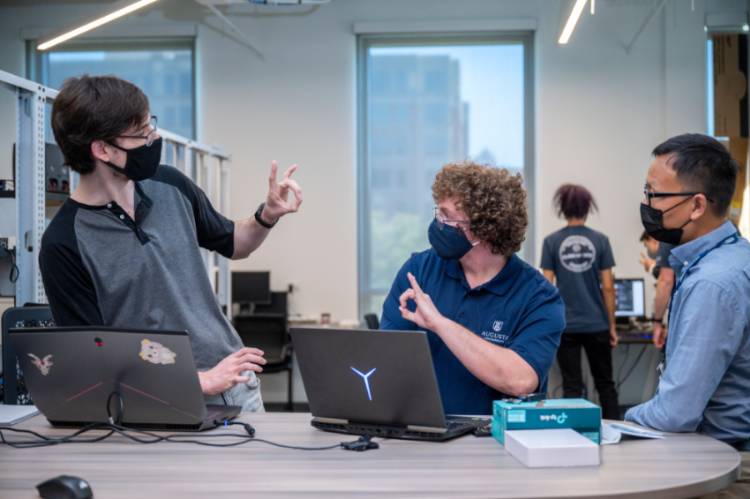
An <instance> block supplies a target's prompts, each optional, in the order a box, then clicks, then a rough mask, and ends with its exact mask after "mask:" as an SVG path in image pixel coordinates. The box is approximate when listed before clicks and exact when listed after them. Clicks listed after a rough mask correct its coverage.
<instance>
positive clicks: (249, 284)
mask: <svg viewBox="0 0 750 499" xmlns="http://www.w3.org/2000/svg"><path fill="white" fill-rule="evenodd" d="M232 303H239V304H240V306H241V308H250V309H251V311H252V309H254V308H255V305H271V273H270V272H268V271H265V272H232Z"/></svg>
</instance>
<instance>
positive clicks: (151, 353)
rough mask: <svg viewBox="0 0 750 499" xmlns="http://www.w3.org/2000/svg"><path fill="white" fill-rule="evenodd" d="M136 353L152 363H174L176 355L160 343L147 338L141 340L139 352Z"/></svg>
mask: <svg viewBox="0 0 750 499" xmlns="http://www.w3.org/2000/svg"><path fill="white" fill-rule="evenodd" d="M138 355H139V356H140V357H141V358H142V359H143V360H145V361H146V362H151V363H152V364H174V363H175V361H174V359H175V357H177V354H176V353H174V352H173V351H172V350H170V349H169V348H167V347H165V346H164V345H162V344H161V343H157V342H155V341H151V340H147V339H143V340H141V353H139V354H138Z"/></svg>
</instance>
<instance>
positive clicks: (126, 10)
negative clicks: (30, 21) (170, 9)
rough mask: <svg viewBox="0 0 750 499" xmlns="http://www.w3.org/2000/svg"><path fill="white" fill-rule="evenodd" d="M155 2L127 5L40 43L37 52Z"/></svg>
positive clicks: (142, 1) (144, 1) (146, 0)
mask: <svg viewBox="0 0 750 499" xmlns="http://www.w3.org/2000/svg"><path fill="white" fill-rule="evenodd" d="M157 1H158V0H139V1H138V2H135V3H132V4H130V5H128V6H127V7H123V8H122V9H119V10H116V11H114V12H112V13H110V14H107V15H106V16H102V17H100V18H99V19H95V20H94V21H91V22H90V23H86V24H84V25H83V26H80V27H78V28H76V29H74V30H71V31H68V32H67V33H64V34H62V35H60V36H57V37H55V38H53V39H51V40H49V41H46V42H44V43H42V44H41V45H39V46H38V47H37V50H47V49H49V48H52V47H54V46H55V45H59V44H60V43H62V42H65V41H68V40H70V39H71V38H75V37H76V36H79V35H82V34H83V33H86V32H88V31H91V30H93V29H96V28H98V27H99V26H103V25H105V24H107V23H109V22H112V21H114V20H115V19H119V18H121V17H122V16H126V15H128V14H130V13H131V12H135V11H136V10H138V9H141V8H143V7H145V6H147V5H149V4H152V3H154V2H157Z"/></svg>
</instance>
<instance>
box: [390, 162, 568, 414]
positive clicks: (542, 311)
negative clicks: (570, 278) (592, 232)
mask: <svg viewBox="0 0 750 499" xmlns="http://www.w3.org/2000/svg"><path fill="white" fill-rule="evenodd" d="M432 195H433V199H434V200H435V203H436V204H437V207H436V209H435V218H434V219H433V220H432V223H431V224H430V227H429V230H428V236H429V241H430V245H431V246H432V248H431V249H428V250H426V251H423V252H421V253H415V254H413V255H412V256H411V258H409V260H408V261H407V262H406V263H405V264H404V266H403V267H402V268H401V270H400V271H399V273H398V275H397V276H396V279H395V281H394V282H393V286H392V287H391V291H390V293H389V295H388V297H387V298H386V300H385V303H384V304H383V314H382V319H381V328H382V329H390V330H416V329H419V330H425V331H427V332H428V338H429V342H430V350H431V352H432V359H433V363H434V367H435V374H436V376H437V381H438V386H439V388H440V395H441V398H442V401H443V406H444V409H445V412H446V413H449V414H490V413H491V411H492V401H493V400H497V399H501V398H505V397H507V396H514V397H515V396H521V395H526V394H531V393H533V392H544V391H545V390H546V383H547V372H548V371H549V368H550V366H551V364H552V362H553V360H554V357H555V351H556V350H557V347H558V344H559V343H560V334H561V333H562V331H563V329H564V328H565V310H564V306H563V303H562V300H561V298H560V295H559V293H558V291H557V289H556V288H555V287H554V286H552V285H551V284H550V283H549V282H547V280H546V279H545V278H544V277H543V276H542V275H541V274H540V273H539V272H538V271H537V270H536V269H534V268H533V267H531V266H530V265H528V264H526V263H525V262H524V261H522V260H521V259H520V258H519V257H518V256H516V255H515V253H516V252H517V251H518V250H520V249H521V243H522V242H523V240H524V238H525V234H526V227H527V225H528V216H527V213H526V191H525V190H524V188H523V182H522V179H521V176H520V175H511V174H510V173H509V172H508V171H507V170H505V169H500V168H493V167H490V166H481V165H477V164H474V163H471V162H466V163H454V164H448V165H446V166H445V167H443V169H442V170H440V172H438V174H437V176H436V178H435V182H434V184H433V186H432Z"/></svg>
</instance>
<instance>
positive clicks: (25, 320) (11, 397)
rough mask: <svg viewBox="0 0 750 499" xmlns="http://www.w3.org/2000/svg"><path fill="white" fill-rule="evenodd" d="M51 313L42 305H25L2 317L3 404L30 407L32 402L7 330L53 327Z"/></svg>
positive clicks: (7, 311)
mask: <svg viewBox="0 0 750 499" xmlns="http://www.w3.org/2000/svg"><path fill="white" fill-rule="evenodd" d="M54 325H55V323H54V321H53V319H52V312H51V311H50V309H49V306H47V305H43V304H26V305H25V306H23V307H13V308H9V309H8V310H6V311H5V312H4V313H3V317H2V348H3V388H4V389H3V403H4V404H8V405H30V404H32V403H33V402H32V401H31V397H30V396H29V392H28V391H27V390H26V386H25V385H24V382H23V373H22V372H21V370H20V369H19V367H18V363H17V361H16V353H15V352H14V351H13V347H12V346H11V344H10V339H9V338H8V337H9V334H8V330H9V329H11V328H17V327H53V326H54Z"/></svg>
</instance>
